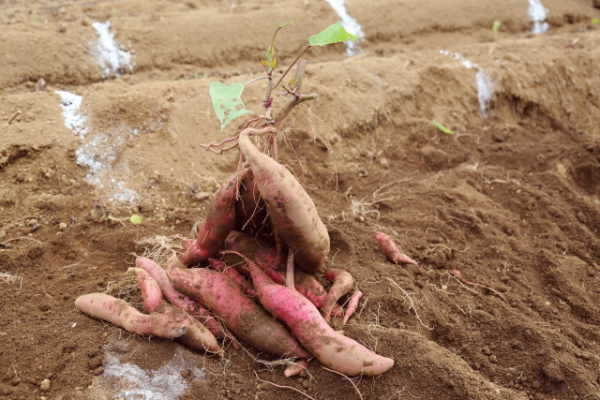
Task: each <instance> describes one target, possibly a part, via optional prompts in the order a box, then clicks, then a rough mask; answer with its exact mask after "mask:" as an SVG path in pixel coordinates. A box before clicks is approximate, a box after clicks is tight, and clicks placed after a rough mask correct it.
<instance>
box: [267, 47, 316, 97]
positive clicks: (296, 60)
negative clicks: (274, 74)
mask: <svg viewBox="0 0 600 400" xmlns="http://www.w3.org/2000/svg"><path fill="white" fill-rule="evenodd" d="M311 47H312V46H310V45H308V46H306V48H305V49H304V50H303V51H302V53H300V55H299V56H298V57H296V59H295V60H294V62H293V63H291V64H290V66H289V67H288V69H286V70H285V72H284V73H283V75H281V78H279V80H278V81H277V83H276V84H275V86H273V89H275V88H276V87H277V86H279V84H280V83H281V81H282V80H283V78H285V76H286V75H287V74H288V72H290V70H291V69H292V67H293V66H294V65H295V64H296V63H297V62H298V60H299V59H300V57H302V56H303V55H304V53H306V52H307V51H308V49H310V48H311Z"/></svg>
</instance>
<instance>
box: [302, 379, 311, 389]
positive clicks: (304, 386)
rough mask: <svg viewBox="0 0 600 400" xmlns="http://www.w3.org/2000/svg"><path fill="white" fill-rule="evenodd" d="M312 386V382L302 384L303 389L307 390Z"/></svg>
mask: <svg viewBox="0 0 600 400" xmlns="http://www.w3.org/2000/svg"><path fill="white" fill-rule="evenodd" d="M310 386H311V385H310V382H309V381H304V382H302V387H303V388H305V389H308V388H309V387H310Z"/></svg>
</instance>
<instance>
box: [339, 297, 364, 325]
mask: <svg viewBox="0 0 600 400" xmlns="http://www.w3.org/2000/svg"><path fill="white" fill-rule="evenodd" d="M362 295H363V293H362V292H361V291H360V290H357V291H356V292H354V294H353V295H352V297H350V300H348V307H346V314H345V315H344V322H342V325H346V322H348V320H349V319H350V317H351V316H352V315H353V314H354V312H356V309H357V308H358V301H359V300H360V299H361V297H362Z"/></svg>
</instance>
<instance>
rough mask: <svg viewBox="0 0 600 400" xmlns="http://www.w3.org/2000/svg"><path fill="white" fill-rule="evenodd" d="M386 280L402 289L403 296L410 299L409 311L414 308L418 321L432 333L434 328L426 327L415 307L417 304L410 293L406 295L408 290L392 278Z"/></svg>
mask: <svg viewBox="0 0 600 400" xmlns="http://www.w3.org/2000/svg"><path fill="white" fill-rule="evenodd" d="M385 279H387V280H388V281H390V282H392V284H393V285H394V286H396V287H397V288H398V289H400V291H401V292H402V294H404V296H406V298H407V299H408V302H409V303H410V307H409V310H410V309H411V308H412V309H413V311H414V312H415V315H416V317H417V320H418V321H419V323H420V324H421V325H422V326H424V327H425V328H427V329H428V330H430V331H432V330H433V328H430V327H429V326H427V325H425V323H424V322H423V320H421V317H420V316H419V313H418V312H417V307H415V303H414V302H413V300H412V298H411V297H410V295H409V294H408V293H406V290H404V289H402V288H401V287H400V286H399V285H398V284H397V283H396V281H394V280H393V279H391V278H388V277H386V278H385Z"/></svg>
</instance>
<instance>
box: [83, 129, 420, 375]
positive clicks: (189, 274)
mask: <svg viewBox="0 0 600 400" xmlns="http://www.w3.org/2000/svg"><path fill="white" fill-rule="evenodd" d="M270 133H272V132H271V130H270V129H269V128H263V129H253V128H246V129H244V130H243V131H242V132H241V133H240V135H239V146H240V149H241V152H242V154H243V157H244V160H245V163H244V164H242V166H241V167H240V169H239V171H238V172H237V173H235V174H234V175H232V176H231V177H230V178H229V179H227V180H226V181H225V183H224V184H223V186H222V187H221V188H220V189H219V190H218V192H217V193H216V195H215V197H214V198H213V200H212V202H211V204H210V205H209V208H208V210H207V213H206V216H205V218H204V220H203V222H202V224H201V226H200V228H199V230H198V237H197V239H196V240H195V241H192V240H188V241H184V247H185V248H186V251H185V253H184V254H183V256H182V258H181V260H180V259H179V258H178V257H177V255H175V254H173V256H172V257H171V258H170V259H169V260H168V261H167V262H166V265H165V266H164V268H163V267H161V266H160V265H158V264H157V263H155V262H154V261H152V260H150V259H147V258H141V257H140V258H138V259H137V260H136V268H133V269H131V270H132V272H133V273H135V274H136V276H137V278H138V283H139V286H140V289H141V291H142V296H143V299H144V310H145V311H146V312H147V313H148V314H147V315H143V314H141V313H139V312H138V311H137V310H135V309H133V308H132V307H131V306H129V305H127V303H125V302H123V301H122V300H118V299H114V298H110V296H106V295H99V294H91V295H85V296H82V297H80V298H78V299H77V301H76V305H77V307H78V308H80V309H81V310H82V311H84V312H86V313H88V314H89V315H91V316H94V317H97V318H102V319H105V320H108V321H110V322H113V323H116V324H118V325H120V326H123V327H124V328H125V329H127V330H130V331H132V332H136V333H139V334H153V335H157V336H162V337H171V338H177V340H180V341H181V342H182V343H185V344H187V345H189V346H191V347H193V348H196V349H201V350H206V351H210V352H214V353H219V354H222V350H221V348H220V347H219V344H218V342H217V340H216V338H224V337H230V338H231V336H233V337H235V339H234V340H236V339H237V340H240V341H241V342H243V343H245V344H247V345H250V346H252V347H254V348H256V349H258V350H261V351H265V352H268V353H270V354H273V355H277V356H285V357H289V358H296V359H300V360H303V359H309V358H313V357H314V358H316V359H317V360H319V361H320V362H321V363H322V364H324V365H326V366H327V367H329V368H331V369H333V370H336V371H338V372H340V373H343V374H346V375H349V376H357V375H366V376H375V375H379V374H381V373H384V372H385V371H387V370H389V369H390V368H391V367H392V366H393V365H394V361H393V360H392V359H390V358H386V357H382V356H380V355H377V354H375V353H374V352H372V351H371V350H369V349H367V348H366V347H364V346H363V345H361V344H359V343H358V342H356V341H355V340H353V339H351V338H349V337H347V336H344V335H343V334H341V333H339V332H337V331H335V330H333V329H332V328H331V327H330V325H329V323H328V322H329V321H330V318H331V316H344V323H345V321H347V319H348V318H349V317H350V315H351V314H352V312H354V310H356V307H357V304H358V301H359V299H360V296H362V293H361V292H360V291H357V292H355V294H354V296H352V297H351V299H350V300H349V302H348V307H347V309H346V311H345V312H344V310H343V309H342V307H341V306H340V305H339V304H338V300H339V299H340V298H341V297H342V296H344V295H345V294H347V293H348V292H350V291H351V290H352V289H353V288H354V286H355V284H354V279H353V278H352V276H351V275H350V274H349V273H348V272H347V271H344V270H341V269H331V270H328V271H325V274H324V276H325V277H326V278H327V279H329V280H331V281H332V282H333V285H332V287H331V289H330V290H329V293H328V292H327V291H326V290H325V289H324V287H323V286H322V285H321V284H320V282H319V281H318V280H317V278H316V276H315V272H317V271H320V270H321V269H322V268H323V266H324V263H325V259H326V257H327V255H328V253H329V247H330V245H329V235H328V232H327V229H326V227H325V225H324V224H323V222H322V221H321V219H320V217H319V215H318V213H317V210H316V207H315V204H314V203H313V201H312V199H311V198H310V196H309V195H308V194H307V193H306V191H305V190H304V188H303V186H302V185H301V184H300V182H299V181H298V180H297V179H296V178H295V176H294V175H293V174H292V173H291V172H290V171H288V169H287V168H285V167H284V166H282V165H281V164H280V163H279V162H277V161H276V160H275V159H274V158H272V157H270V156H269V155H267V154H265V153H263V152H261V151H260V150H258V148H257V147H256V146H255V145H254V144H253V141H252V139H251V136H259V135H261V134H270ZM411 261H412V260H411ZM164 298H166V300H165V299H164ZM273 317H275V318H273ZM219 322H221V323H222V325H221V324H219Z"/></svg>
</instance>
